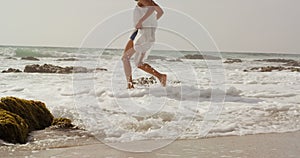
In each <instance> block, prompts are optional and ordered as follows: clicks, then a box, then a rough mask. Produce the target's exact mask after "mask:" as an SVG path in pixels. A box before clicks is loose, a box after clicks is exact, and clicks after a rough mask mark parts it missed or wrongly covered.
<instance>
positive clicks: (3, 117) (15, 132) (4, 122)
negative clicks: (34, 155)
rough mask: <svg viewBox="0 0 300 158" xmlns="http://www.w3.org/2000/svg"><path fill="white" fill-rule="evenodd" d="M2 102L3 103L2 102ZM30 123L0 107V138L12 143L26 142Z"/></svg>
mask: <svg viewBox="0 0 300 158" xmlns="http://www.w3.org/2000/svg"><path fill="white" fill-rule="evenodd" d="M0 104H3V103H1V102H0ZM1 106H2V105H1ZM28 132H29V131H28V125H27V123H26V122H25V120H24V119H23V118H21V117H20V116H18V115H16V114H14V113H11V112H9V111H6V110H3V109H0V139H2V140H4V141H7V142H10V143H22V144H24V143H26V141H27V136H28Z"/></svg>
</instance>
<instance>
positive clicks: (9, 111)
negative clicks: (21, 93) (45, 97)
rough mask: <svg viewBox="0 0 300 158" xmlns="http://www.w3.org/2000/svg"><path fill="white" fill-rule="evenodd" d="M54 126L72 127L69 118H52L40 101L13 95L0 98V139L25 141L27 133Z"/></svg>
mask: <svg viewBox="0 0 300 158" xmlns="http://www.w3.org/2000/svg"><path fill="white" fill-rule="evenodd" d="M51 125H52V127H54V128H58V129H59V128H64V129H67V128H68V129H71V128H72V129H74V128H73V127H74V125H73V124H72V122H71V120H70V119H67V118H56V119H54V118H53V115H52V114H51V113H50V111H49V110H48V109H47V108H46V105H45V104H44V103H42V102H40V101H33V100H25V99H19V98H15V97H4V98H1V102H0V139H2V140H4V141H6V142H9V143H22V144H24V143H26V142H27V137H28V135H29V134H28V133H29V132H32V131H35V130H41V129H45V128H46V127H49V126H51Z"/></svg>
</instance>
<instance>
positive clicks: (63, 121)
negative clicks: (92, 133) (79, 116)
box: [52, 118, 74, 128]
mask: <svg viewBox="0 0 300 158" xmlns="http://www.w3.org/2000/svg"><path fill="white" fill-rule="evenodd" d="M52 126H54V127H57V128H73V127H74V125H73V124H72V121H71V120H70V119H67V118H55V119H54V120H53V122H52Z"/></svg>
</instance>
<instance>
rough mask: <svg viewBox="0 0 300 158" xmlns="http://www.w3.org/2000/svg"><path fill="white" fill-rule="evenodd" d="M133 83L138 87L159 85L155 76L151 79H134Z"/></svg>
mask: <svg viewBox="0 0 300 158" xmlns="http://www.w3.org/2000/svg"><path fill="white" fill-rule="evenodd" d="M132 83H133V84H136V85H143V86H149V85H152V84H155V83H157V81H156V78H155V77H154V76H151V77H141V78H138V79H133V81H132Z"/></svg>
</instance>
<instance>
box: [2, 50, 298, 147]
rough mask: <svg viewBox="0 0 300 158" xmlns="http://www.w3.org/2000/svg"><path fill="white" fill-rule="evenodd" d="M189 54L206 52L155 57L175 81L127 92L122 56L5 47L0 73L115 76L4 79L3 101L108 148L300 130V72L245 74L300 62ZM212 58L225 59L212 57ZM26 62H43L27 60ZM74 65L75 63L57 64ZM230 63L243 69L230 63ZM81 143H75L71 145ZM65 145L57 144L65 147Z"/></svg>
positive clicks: (258, 55) (5, 76)
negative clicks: (28, 69)
mask: <svg viewBox="0 0 300 158" xmlns="http://www.w3.org/2000/svg"><path fill="white" fill-rule="evenodd" d="M188 54H199V53H198V52H194V51H166V50H153V51H152V52H151V54H150V56H149V59H148V60H146V61H147V62H148V63H149V64H150V65H152V66H153V67H154V68H156V69H157V70H159V71H161V72H164V73H166V74H167V75H168V82H167V86H166V87H161V85H160V84H159V82H158V83H154V84H150V85H142V84H141V85H136V88H135V89H133V90H127V89H126V81H125V75H124V72H123V67H122V63H121V60H120V58H121V55H122V50H120V49H105V50H103V49H92V48H90V49H89V48H85V49H78V48H48V47H12V46H2V47H0V61H1V63H0V71H3V70H7V69H8V68H17V69H20V70H24V67H25V66H26V65H30V64H53V65H58V66H63V67H65V66H84V67H87V68H90V69H96V68H105V69H107V70H108V71H94V72H90V73H76V74H41V73H2V74H1V75H0V87H1V88H0V97H5V96H15V97H19V98H24V99H33V100H40V101H43V102H44V103H46V105H47V107H48V108H49V109H50V111H51V112H52V113H53V115H54V116H55V117H67V118H70V119H72V121H73V123H74V124H75V125H76V126H78V127H79V128H80V129H84V131H85V132H84V133H85V134H87V135H92V136H94V137H95V138H97V139H98V140H99V141H101V142H104V143H108V144H110V143H115V142H134V141H145V140H169V141H167V142H166V143H165V144H168V143H170V142H171V141H174V140H175V139H201V138H207V137H208V138H210V137H220V136H240V135H248V134H261V133H283V132H292V131H299V130H300V83H299V80H300V73H299V72H290V71H273V72H244V70H246V69H251V68H253V67H260V66H280V65H281V66H282V65H283V63H272V62H262V61H256V60H262V59H292V60H296V61H300V55H298V54H283V53H282V54H279V53H278V54H276V53H235V52H225V53H220V56H219V57H221V58H220V59H209V60H200V59H185V58H183V56H184V55H188ZM209 54H210V53H209V52H205V55H209ZM211 55H212V56H216V55H218V53H215V52H211ZM27 56H32V57H36V58H38V59H39V61H29V60H21V57H27ZM68 58H75V59H76V61H64V60H58V59H68ZM227 58H235V59H241V60H242V62H239V63H232V64H225V63H223V62H224V61H226V59H227ZM141 77H150V75H148V74H146V73H144V72H142V71H141V70H138V69H136V68H133V78H134V79H137V78H141ZM33 137H34V135H33ZM66 137H67V138H68V136H66ZM75 137H76V138H77V136H74V135H70V136H69V138H70V139H76V138H75ZM59 138H60V139H59V140H56V141H57V142H62V141H63V140H62V139H61V137H59ZM47 141H48V143H49V142H53V141H55V140H53V139H52V138H51V139H50V138H49V139H48V138H45V139H43V142H44V146H45V143H46V144H47ZM30 143H31V144H35V145H37V146H39V145H40V146H42V145H41V144H43V143H42V142H39V143H37V142H34V141H31V142H29V144H28V146H30ZM25 146H26V145H25ZM162 146H163V145H162ZM120 148H121V147H120ZM123 148H126V147H123ZM149 148H151V149H152V148H154V147H149ZM149 150H150V149H149Z"/></svg>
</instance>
